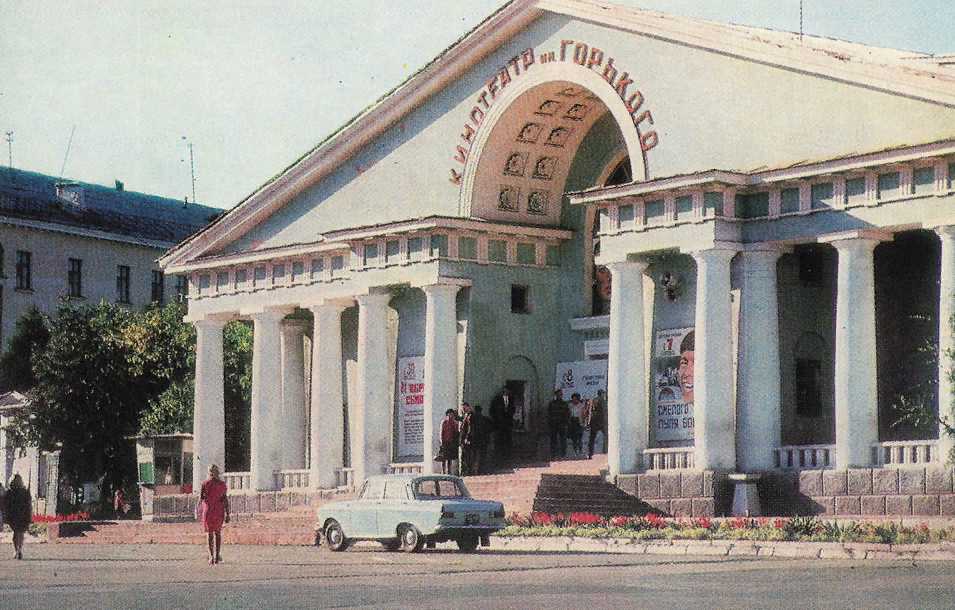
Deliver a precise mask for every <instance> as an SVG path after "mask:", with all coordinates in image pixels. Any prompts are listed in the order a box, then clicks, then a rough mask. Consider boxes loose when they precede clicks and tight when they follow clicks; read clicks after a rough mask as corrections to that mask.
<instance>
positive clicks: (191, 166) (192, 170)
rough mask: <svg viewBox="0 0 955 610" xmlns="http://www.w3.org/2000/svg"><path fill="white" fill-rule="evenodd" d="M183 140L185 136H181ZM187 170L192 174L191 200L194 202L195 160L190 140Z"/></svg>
mask: <svg viewBox="0 0 955 610" xmlns="http://www.w3.org/2000/svg"><path fill="white" fill-rule="evenodd" d="M182 139H183V140H185V139H186V136H182ZM188 144H189V171H190V173H191V175H192V202H193V203H195V202H196V161H195V157H194V155H193V152H192V142H189V143H188ZM187 201H188V200H187Z"/></svg>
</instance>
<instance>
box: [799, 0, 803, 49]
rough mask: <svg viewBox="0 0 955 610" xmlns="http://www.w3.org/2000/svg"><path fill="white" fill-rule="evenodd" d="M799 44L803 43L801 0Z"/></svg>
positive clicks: (800, 3) (800, 8) (800, 0)
mask: <svg viewBox="0 0 955 610" xmlns="http://www.w3.org/2000/svg"><path fill="white" fill-rule="evenodd" d="M799 42H802V0H799Z"/></svg>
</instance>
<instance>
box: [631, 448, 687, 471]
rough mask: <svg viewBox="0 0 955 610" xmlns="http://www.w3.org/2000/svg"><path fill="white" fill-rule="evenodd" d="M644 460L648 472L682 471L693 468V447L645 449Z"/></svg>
mask: <svg viewBox="0 0 955 610" xmlns="http://www.w3.org/2000/svg"><path fill="white" fill-rule="evenodd" d="M643 460H644V462H645V464H646V467H647V470H648V471H650V470H681V469H688V468H693V467H694V465H695V460H694V459H693V447H677V448H673V449H644V450H643Z"/></svg>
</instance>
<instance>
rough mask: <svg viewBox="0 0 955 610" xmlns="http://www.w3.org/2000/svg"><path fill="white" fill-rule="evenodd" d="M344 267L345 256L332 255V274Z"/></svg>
mask: <svg viewBox="0 0 955 610" xmlns="http://www.w3.org/2000/svg"><path fill="white" fill-rule="evenodd" d="M344 268H345V258H344V257H342V256H333V257H332V275H334V274H335V272H337V271H341V270H342V269H344Z"/></svg>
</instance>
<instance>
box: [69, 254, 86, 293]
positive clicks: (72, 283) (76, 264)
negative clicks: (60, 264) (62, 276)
mask: <svg viewBox="0 0 955 610" xmlns="http://www.w3.org/2000/svg"><path fill="white" fill-rule="evenodd" d="M68 264H69V267H68V268H67V283H68V286H69V297H70V298H71V299H82V298H83V259H81V258H71V259H69V263H68Z"/></svg>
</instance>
